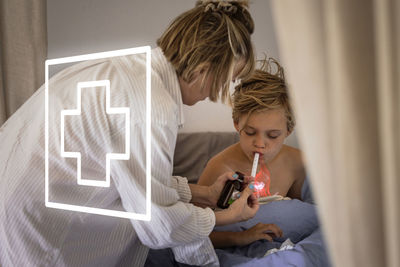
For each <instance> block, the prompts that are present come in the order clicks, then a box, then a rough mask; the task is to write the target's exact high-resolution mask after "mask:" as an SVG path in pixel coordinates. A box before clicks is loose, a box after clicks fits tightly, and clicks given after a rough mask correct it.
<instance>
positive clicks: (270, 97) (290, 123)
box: [232, 58, 296, 133]
mask: <svg viewBox="0 0 400 267" xmlns="http://www.w3.org/2000/svg"><path fill="white" fill-rule="evenodd" d="M261 62H262V66H261V68H260V69H257V70H255V71H254V73H253V75H252V76H251V77H250V78H249V79H245V80H242V81H241V83H240V84H239V85H238V86H236V87H235V92H234V93H233V100H232V101H233V109H232V118H233V121H234V122H235V123H238V122H239V118H240V116H241V115H244V114H248V116H247V119H248V118H249V117H250V115H251V113H252V112H254V111H256V112H261V111H265V110H271V109H277V108H283V109H284V110H285V116H286V120H287V130H288V132H289V133H290V132H292V130H293V128H294V126H295V124H296V122H295V118H294V115H293V112H292V108H291V105H290V102H289V97H288V93H287V87H286V83H285V76H284V73H283V68H282V67H281V66H280V65H279V63H278V62H277V61H276V60H275V59H273V58H270V59H268V60H262V61H261ZM273 65H275V66H276V69H277V70H276V72H275V73H272V69H273ZM246 123H247V120H246V122H245V124H244V125H246Z"/></svg>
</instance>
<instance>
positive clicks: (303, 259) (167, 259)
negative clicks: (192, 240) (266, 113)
mask: <svg viewBox="0 0 400 267" xmlns="http://www.w3.org/2000/svg"><path fill="white" fill-rule="evenodd" d="M302 199H303V200H304V201H299V200H282V201H276V202H272V203H269V204H265V205H261V206H260V209H259V211H258V212H257V214H256V216H255V217H254V218H252V219H251V220H248V221H246V222H241V223H236V224H231V225H227V226H223V227H215V231H243V230H246V229H249V228H250V227H252V226H253V225H256V224H257V223H259V222H262V223H275V224H276V225H278V226H279V227H280V228H281V229H282V231H283V237H282V238H276V239H274V241H273V242H268V241H265V240H262V241H257V242H254V243H252V244H250V245H248V246H243V247H232V248H227V249H216V252H217V255H218V258H219V261H220V264H221V266H241V267H247V266H298V267H303V266H304V267H313V266H315V267H319V266H323V267H325V266H327V267H329V266H330V263H329V258H328V254H327V250H326V247H325V244H324V239H323V235H322V232H321V230H320V228H319V221H318V216H317V211H316V206H315V205H314V204H313V203H314V201H313V198H312V193H311V190H310V187H309V184H308V180H307V179H306V181H305V183H304V185H303V189H302ZM305 201H306V202H305ZM288 238H289V239H290V240H291V241H292V242H293V243H295V245H294V246H293V248H291V249H288V250H279V251H276V252H274V253H271V254H269V255H267V256H265V254H266V252H267V251H268V250H270V249H274V248H276V249H279V248H280V247H281V245H282V242H284V241H285V240H286V239H288ZM159 264H161V265H162V266H180V267H183V266H187V265H183V264H180V263H177V262H176V261H174V258H173V253H172V251H171V250H169V249H167V250H150V252H149V257H148V259H147V262H146V266H147V267H151V266H160V265H159Z"/></svg>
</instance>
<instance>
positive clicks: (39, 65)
mask: <svg viewBox="0 0 400 267" xmlns="http://www.w3.org/2000/svg"><path fill="white" fill-rule="evenodd" d="M46 56H47V26H46V0H0V126H1V125H2V124H3V122H4V121H5V120H7V118H8V117H10V116H11V115H12V113H14V111H16V110H17V109H18V108H19V107H20V106H21V105H22V104H23V103H24V102H25V100H27V99H28V98H29V97H30V96H31V95H32V94H33V92H35V90H36V89H37V88H39V87H40V86H41V85H42V84H43V83H44V61H45V59H46Z"/></svg>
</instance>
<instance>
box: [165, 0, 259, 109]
mask: <svg viewBox="0 0 400 267" xmlns="http://www.w3.org/2000/svg"><path fill="white" fill-rule="evenodd" d="M247 8H248V1H226V0H225V1H224V0H221V1H209V0H203V1H197V3H196V6H195V7H194V8H192V9H190V10H188V11H186V12H185V13H183V14H181V15H180V16H178V17H177V18H176V19H175V20H174V21H173V22H172V23H171V25H170V26H169V27H168V29H167V30H166V31H165V32H164V34H163V35H162V36H161V37H160V38H159V39H158V40H157V45H158V46H159V47H161V49H162V51H163V52H164V55H165V56H166V58H167V59H168V61H169V62H171V63H172V65H173V66H174V67H175V69H176V72H177V74H178V75H179V76H180V77H182V79H183V80H185V81H186V82H190V81H192V80H193V74H194V72H195V71H199V70H201V69H202V68H203V67H208V71H207V73H206V75H205V79H207V77H208V75H210V74H212V75H213V76H214V78H213V82H212V87H211V92H210V96H209V98H210V100H211V101H214V102H215V101H217V100H218V99H219V97H221V100H222V101H223V102H224V101H225V99H227V98H228V97H229V84H230V82H231V80H232V75H233V67H234V63H235V62H238V61H239V60H242V59H244V60H245V61H246V65H245V67H244V68H243V70H242V71H241V73H240V74H239V75H238V78H239V79H240V78H247V77H249V76H250V74H251V73H252V72H253V70H254V64H255V60H254V52H253V47H252V44H251V40H250V35H251V34H252V33H253V31H254V22H253V19H252V18H251V15H250V13H249V11H248V10H247ZM203 84H204V83H203Z"/></svg>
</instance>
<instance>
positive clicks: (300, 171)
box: [287, 149, 306, 200]
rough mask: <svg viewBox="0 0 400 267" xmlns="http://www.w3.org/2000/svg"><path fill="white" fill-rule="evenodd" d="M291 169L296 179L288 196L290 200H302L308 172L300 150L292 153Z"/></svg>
mask: <svg viewBox="0 0 400 267" xmlns="http://www.w3.org/2000/svg"><path fill="white" fill-rule="evenodd" d="M291 169H292V175H293V177H294V182H293V184H292V186H291V187H290V189H289V191H288V193H287V196H288V197H290V198H297V199H300V200H301V190H302V188H303V183H304V179H305V177H306V172H305V168H304V163H303V159H302V156H301V152H300V150H297V149H296V151H295V152H294V153H292V164H291Z"/></svg>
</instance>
